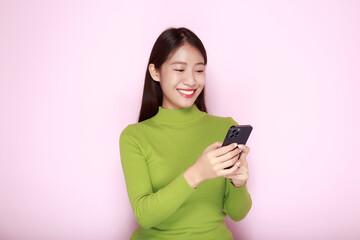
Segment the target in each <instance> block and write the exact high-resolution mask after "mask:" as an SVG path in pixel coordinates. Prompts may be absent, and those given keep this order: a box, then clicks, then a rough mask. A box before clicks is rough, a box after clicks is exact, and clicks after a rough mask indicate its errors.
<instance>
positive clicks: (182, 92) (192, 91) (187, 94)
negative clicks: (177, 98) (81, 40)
mask: <svg viewBox="0 0 360 240" xmlns="http://www.w3.org/2000/svg"><path fill="white" fill-rule="evenodd" d="M177 90H178V92H179V93H180V95H181V96H183V97H186V98H191V97H193V96H194V95H195V92H196V89H177Z"/></svg>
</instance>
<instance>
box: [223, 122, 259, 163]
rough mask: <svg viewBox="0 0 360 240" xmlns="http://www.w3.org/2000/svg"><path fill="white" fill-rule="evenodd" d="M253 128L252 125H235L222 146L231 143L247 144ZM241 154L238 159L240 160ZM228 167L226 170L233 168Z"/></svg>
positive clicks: (230, 129)
mask: <svg viewBox="0 0 360 240" xmlns="http://www.w3.org/2000/svg"><path fill="white" fill-rule="evenodd" d="M252 129H253V127H252V126H251V125H233V126H231V127H230V128H229V130H228V132H227V134H226V137H225V139H224V142H223V144H222V146H226V145H229V144H231V143H238V144H244V145H245V144H246V142H247V140H248V138H249V136H250V133H251V131H252ZM240 155H241V153H240V154H239V157H238V159H239V158H240ZM231 167H232V166H230V167H227V168H225V169H229V168H231Z"/></svg>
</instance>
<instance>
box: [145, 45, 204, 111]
mask: <svg viewBox="0 0 360 240" xmlns="http://www.w3.org/2000/svg"><path fill="white" fill-rule="evenodd" d="M149 71H150V74H151V77H152V78H153V79H154V80H155V81H158V82H160V86H161V90H162V92H163V102H162V107H163V108H167V109H179V108H185V107H190V106H192V105H193V104H194V102H195V100H196V99H197V97H198V96H199V95H200V93H201V91H202V90H203V88H204V85H205V65H204V58H203V56H202V55H201V53H200V51H199V50H198V49H197V48H195V47H193V46H192V45H190V44H189V43H185V44H184V45H183V46H181V47H179V48H178V49H176V50H175V51H174V52H173V54H172V55H171V54H170V57H169V58H168V59H167V61H166V62H164V63H163V65H162V66H161V69H160V71H159V70H157V69H155V66H154V64H149Z"/></svg>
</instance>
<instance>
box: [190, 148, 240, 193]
mask: <svg viewBox="0 0 360 240" xmlns="http://www.w3.org/2000/svg"><path fill="white" fill-rule="evenodd" d="M240 152H241V150H240V149H239V148H238V147H237V144H236V143H232V144H229V145H227V146H223V147H222V142H215V143H213V144H211V145H209V146H208V147H206V148H205V149H204V151H203V152H202V153H201V154H200V156H199V157H198V159H197V160H196V161H195V163H194V164H193V165H191V167H189V168H188V169H187V170H186V171H185V173H184V177H185V179H186V180H187V181H188V183H189V184H190V186H192V187H193V188H196V186H197V185H199V184H200V183H201V182H202V181H204V180H207V179H212V178H217V177H220V176H225V175H228V174H231V173H233V172H234V171H235V170H237V168H238V165H237V164H235V162H236V161H237V160H238V156H239V153H240ZM232 165H234V166H232ZM230 166H232V167H231V168H229V169H224V168H226V167H230Z"/></svg>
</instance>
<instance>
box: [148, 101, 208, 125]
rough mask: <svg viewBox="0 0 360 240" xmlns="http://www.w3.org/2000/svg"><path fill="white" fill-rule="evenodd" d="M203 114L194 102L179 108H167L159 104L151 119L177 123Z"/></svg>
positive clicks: (197, 117)
mask: <svg viewBox="0 0 360 240" xmlns="http://www.w3.org/2000/svg"><path fill="white" fill-rule="evenodd" d="M205 114H206V113H205V112H202V111H200V110H199V109H198V107H197V106H196V104H195V103H194V104H193V105H192V106H190V107H186V108H180V109H167V108H163V107H162V106H159V111H158V112H157V113H156V115H155V116H153V117H152V120H154V121H157V122H160V123H166V124H179V123H187V122H192V121H195V120H197V119H199V118H201V117H202V116H204V115H205Z"/></svg>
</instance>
